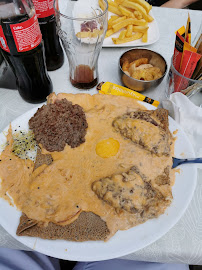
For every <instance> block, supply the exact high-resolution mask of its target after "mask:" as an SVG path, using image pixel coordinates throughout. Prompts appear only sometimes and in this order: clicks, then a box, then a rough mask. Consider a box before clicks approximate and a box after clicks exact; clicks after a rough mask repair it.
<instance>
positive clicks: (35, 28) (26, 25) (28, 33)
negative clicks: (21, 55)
mask: <svg viewBox="0 0 202 270" xmlns="http://www.w3.org/2000/svg"><path fill="white" fill-rule="evenodd" d="M10 28H11V31H12V34H13V38H14V40H15V45H16V48H17V51H18V52H26V51H30V50H32V49H34V48H36V47H37V46H38V45H39V44H40V43H41V40H42V35H41V31H40V28H39V23H38V19H37V16H36V14H35V15H34V16H33V17H32V18H31V19H29V20H27V21H25V22H22V23H17V24H10Z"/></svg>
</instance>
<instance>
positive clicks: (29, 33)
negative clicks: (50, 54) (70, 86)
mask: <svg viewBox="0 0 202 270" xmlns="http://www.w3.org/2000/svg"><path fill="white" fill-rule="evenodd" d="M4 8H6V10H8V8H10V13H9V15H10V16H9V17H6V14H5V12H4V13H3V10H4ZM16 10H17V11H16ZM2 13H3V14H4V16H2ZM0 47H1V52H2V54H3V56H4V58H5V60H6V61H7V63H8V64H9V65H10V67H11V68H12V70H13V72H14V74H15V77H16V83H17V87H18V90H19V93H20V95H21V97H22V98H23V99H24V100H25V101H27V102H30V103H40V102H43V101H45V100H46V97H47V96H48V95H49V94H50V93H51V92H52V83H51V80H50V78H49V76H48V74H47V69H46V64H45V55H44V46H43V42H42V36H41V32H40V28H39V24H38V20H37V16H36V13H35V10H34V8H33V4H32V2H31V1H30V0H26V1H23V3H22V2H21V1H17V0H15V1H8V2H6V4H4V6H3V5H2V4H1V3H0Z"/></svg>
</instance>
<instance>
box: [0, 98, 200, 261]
mask: <svg viewBox="0 0 202 270" xmlns="http://www.w3.org/2000/svg"><path fill="white" fill-rule="evenodd" d="M140 103H141V104H143V105H144V106H145V107H146V108H147V109H156V108H155V107H154V106H152V105H150V104H147V103H144V102H140ZM39 107H41V106H38V107H36V108H34V109H32V110H30V111H28V112H26V113H25V114H23V115H21V116H19V117H18V118H16V119H15V120H14V121H12V123H11V124H13V123H20V122H19V121H21V118H22V117H26V115H33V114H34V113H35V111H36V110H37V108H39ZM169 122H170V124H171V125H173V123H174V130H175V129H176V128H177V129H178V130H179V132H180V134H182V135H183V137H184V138H185V141H186V146H187V145H188V148H189V149H188V152H189V157H194V156H195V154H194V150H193V147H192V145H191V143H190V141H189V139H188V137H187V135H186V134H185V132H184V131H183V130H182V129H181V127H180V126H179V125H178V124H177V123H176V122H175V121H174V120H173V119H172V118H170V117H169ZM7 129H8V127H7V128H5V129H4V131H3V133H4V132H5V131H6V130H7ZM174 130H173V131H174ZM1 137H2V133H1ZM1 137H0V140H1ZM177 141H178V140H177ZM186 166H188V168H189V170H191V175H192V186H191V188H190V189H189V197H188V199H187V201H186V202H185V204H184V207H183V209H181V212H180V214H179V213H178V216H176V217H174V218H173V219H172V222H170V221H169V222H170V223H169V226H167V227H165V228H164V227H163V228H161V231H158V232H157V233H154V234H153V235H152V236H150V237H149V239H148V237H147V240H146V242H145V243H144V244H143V245H142V246H141V245H140V246H139V248H134V247H133V246H129V247H127V248H125V249H124V250H119V251H118V250H116V251H115V252H114V251H113V250H110V253H109V252H108V253H107V254H106V253H104V254H101V253H99V252H98V253H96V254H93V256H92V255H90V254H85V255H82V254H81V253H79V252H78V253H77V254H71V252H70V254H69V253H68V249H67V252H63V253H62V254H58V253H57V250H55V249H54V248H53V249H52V250H49V249H48V248H47V249H46V248H44V247H41V245H40V243H42V242H43V243H44V244H45V246H46V245H47V247H48V245H49V244H50V241H51V242H54V241H58V242H59V244H60V243H61V244H62V245H63V244H64V242H65V243H66V242H68V243H70V245H71V246H73V247H74V249H75V248H76V250H77V249H78V247H79V246H80V245H82V249H87V248H89V244H90V245H91V244H92V245H94V244H95V247H96V246H99V244H101V245H105V244H106V245H107V244H108V243H109V244H111V242H112V241H113V238H116V239H117V238H119V237H122V238H123V234H128V232H129V234H130V233H131V232H132V231H133V230H135V229H136V228H140V226H144V225H145V224H146V223H153V222H156V221H158V219H159V218H160V219H161V218H162V217H164V218H166V215H168V214H167V210H169V209H170V207H169V208H168V209H167V210H166V212H165V214H163V215H161V216H160V217H159V218H157V219H152V220H148V221H147V222H146V223H144V224H141V225H138V226H136V227H133V228H131V229H129V230H126V231H119V232H117V233H116V234H115V236H113V237H112V238H111V239H110V240H109V241H108V242H102V241H97V242H90V241H88V242H82V243H77V242H76V243H75V242H71V241H65V240H44V239H39V238H35V237H26V236H23V237H19V236H17V235H16V233H15V231H16V227H15V230H14V228H12V226H13V225H11V228H12V229H11V228H9V229H8V224H7V223H6V222H5V220H4V217H5V216H3V215H1V212H2V211H1V209H2V207H0V224H1V225H2V227H3V228H4V229H5V230H6V231H8V233H9V234H10V235H12V236H13V237H14V238H15V239H16V240H17V241H19V242H20V243H22V244H24V245H26V246H27V247H29V248H31V249H34V250H35V251H38V252H41V253H43V254H46V255H48V256H52V257H57V258H60V259H65V260H73V261H101V260H107V259H113V258H118V257H121V256H125V255H128V254H131V253H133V252H136V251H138V250H140V249H142V248H145V247H146V246H148V245H150V244H151V243H153V242H155V241H157V240H158V239H159V238H161V237H162V236H163V235H165V234H166V233H167V232H168V231H169V230H170V229H171V228H172V227H173V226H174V225H175V224H176V223H177V222H178V221H179V220H180V218H181V217H182V216H183V214H184V212H185V211H186V209H187V207H188V205H189V203H190V202H191V199H192V197H193V194H194V190H195V187H196V183H197V168H196V166H195V165H191V164H190V165H186ZM185 168H187V167H184V169H185ZM184 169H183V170H182V171H184ZM177 178H178V176H177V175H176V179H177ZM174 186H175V185H174ZM0 206H3V207H9V208H11V209H14V210H13V211H15V212H16V213H17V214H16V215H17V216H18V218H19V217H20V215H21V212H19V211H16V209H15V208H13V207H11V206H9V205H8V203H7V202H5V201H4V200H3V199H1V198H0ZM6 213H7V212H6ZM18 221H19V219H18ZM17 223H18V222H17ZM123 239H125V237H124V238H123ZM62 242H63V243H62ZM42 246H43V245H42ZM53 246H55V245H54V244H53ZM105 247H106V246H105ZM112 247H113V245H112ZM74 249H73V250H74ZM101 249H102V248H101ZM73 253H74V251H73Z"/></svg>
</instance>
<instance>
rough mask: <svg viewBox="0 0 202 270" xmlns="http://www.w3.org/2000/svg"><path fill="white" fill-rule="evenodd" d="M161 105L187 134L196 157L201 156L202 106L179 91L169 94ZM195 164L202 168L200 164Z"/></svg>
mask: <svg viewBox="0 0 202 270" xmlns="http://www.w3.org/2000/svg"><path fill="white" fill-rule="evenodd" d="M162 106H163V108H165V109H167V110H168V111H169V115H170V116H171V117H172V118H173V119H175V121H176V122H177V123H178V124H180V126H181V127H182V128H183V130H184V131H185V133H186V134H187V135H188V137H189V139H190V141H191V143H192V145H193V147H194V150H195V154H196V157H202V108H200V107H198V106H196V105H195V104H194V103H192V102H191V101H190V100H189V99H188V97H187V96H185V95H184V94H182V93H180V92H177V93H173V94H171V96H170V99H168V100H165V101H163V102H162ZM197 165H198V168H200V169H202V164H197Z"/></svg>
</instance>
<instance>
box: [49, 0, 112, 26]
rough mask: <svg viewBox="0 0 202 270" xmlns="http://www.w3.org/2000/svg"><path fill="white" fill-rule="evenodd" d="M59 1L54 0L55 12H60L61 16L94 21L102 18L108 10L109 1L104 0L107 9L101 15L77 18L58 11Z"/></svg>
mask: <svg viewBox="0 0 202 270" xmlns="http://www.w3.org/2000/svg"><path fill="white" fill-rule="evenodd" d="M57 1H58V0H54V4H53V7H54V10H55V12H56V13H58V14H60V16H62V17H64V18H66V19H69V20H75V21H92V20H96V19H98V18H101V17H102V16H104V15H105V14H106V12H107V11H108V1H107V0H103V1H104V2H105V4H106V8H105V10H104V11H103V12H102V13H101V14H100V15H97V16H94V17H90V18H75V17H70V16H67V15H64V14H62V13H61V12H60V11H58V10H57V8H56V5H57Z"/></svg>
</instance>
